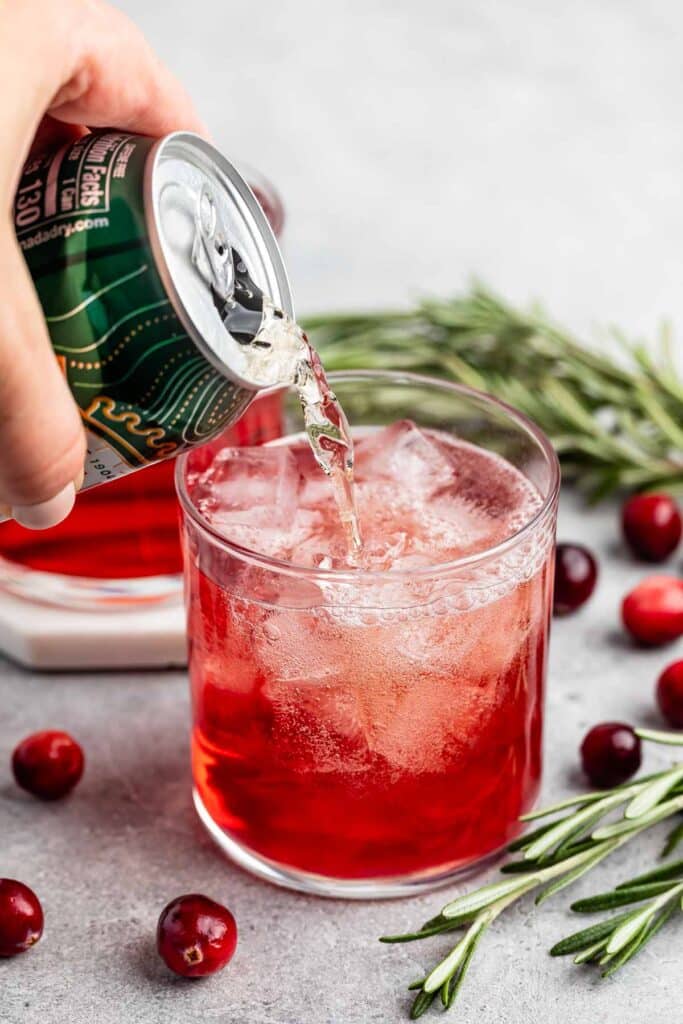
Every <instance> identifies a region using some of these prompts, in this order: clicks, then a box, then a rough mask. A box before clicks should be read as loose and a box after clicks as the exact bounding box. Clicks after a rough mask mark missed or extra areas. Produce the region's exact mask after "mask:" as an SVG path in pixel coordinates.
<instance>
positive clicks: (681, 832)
mask: <svg viewBox="0 0 683 1024" xmlns="http://www.w3.org/2000/svg"><path fill="white" fill-rule="evenodd" d="M681 842H683V821H681V822H679V824H678V825H674V827H673V828H672V829H671V831H670V832H669V834H668V836H667V837H666V842H665V843H664V847H663V849H662V852H661V856H662V857H668V856H669V855H670V854H672V853H673V852H674V850H675V849H676V848H677V846H678V844H679V843H681Z"/></svg>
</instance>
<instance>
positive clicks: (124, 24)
mask: <svg viewBox="0 0 683 1024" xmlns="http://www.w3.org/2000/svg"><path fill="white" fill-rule="evenodd" d="M42 2H44V0H42ZM76 7H77V8H81V9H83V14H84V17H83V18H80V17H79V19H78V21H79V24H78V28H77V31H76V33H75V35H74V37H73V45H74V48H75V52H74V54H73V56H72V61H71V65H72V66H71V69H70V70H71V74H70V77H69V79H68V81H65V82H64V83H63V84H62V85H61V87H60V88H59V90H58V91H57V93H56V95H55V96H54V97H53V99H52V101H51V103H50V105H49V108H48V109H49V112H50V113H51V114H52V116H53V117H56V118H58V119H59V120H62V121H68V122H70V123H73V124H87V125H88V126H89V127H91V128H94V127H99V128H109V127H113V128H127V129H130V130H131V131H136V132H140V133H141V134H143V135H164V134H166V133H167V132H170V131H176V130H180V129H186V130H193V131H201V130H202V129H203V127H204V126H203V123H202V122H201V120H200V119H199V116H198V114H197V113H196V111H195V109H194V106H193V104H192V102H191V100H190V98H189V96H188V94H187V92H186V91H185V89H184V88H183V87H182V86H181V85H180V83H179V82H178V80H177V79H176V78H175V77H174V75H172V74H171V72H170V71H169V70H168V68H167V67H166V66H165V65H164V64H163V63H162V62H161V61H160V60H159V58H158V57H157V55H156V54H155V53H154V51H153V50H152V49H151V47H150V46H149V45H148V43H147V42H146V40H145V38H144V36H143V35H142V33H141V32H140V30H139V29H138V28H137V26H136V25H134V24H133V22H132V21H130V19H129V18H127V17H126V16H125V15H124V14H123V13H122V12H121V11H118V10H115V9H114V8H112V7H109V5H108V4H105V3H102V2H100V0H87V2H84V0H78V2H77V3H76ZM79 13H80V12H79Z"/></svg>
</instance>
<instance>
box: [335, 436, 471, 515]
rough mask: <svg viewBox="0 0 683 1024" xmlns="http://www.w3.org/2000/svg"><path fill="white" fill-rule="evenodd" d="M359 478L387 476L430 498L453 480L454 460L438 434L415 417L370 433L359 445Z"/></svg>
mask: <svg viewBox="0 0 683 1024" xmlns="http://www.w3.org/2000/svg"><path fill="white" fill-rule="evenodd" d="M355 475H356V479H357V480H358V481H359V482H362V481H368V482H371V481H373V480H378V479H384V480H391V481H393V482H395V483H396V484H398V485H400V487H401V489H402V491H403V492H406V491H408V492H410V493H412V494H414V495H416V496H418V497H419V498H420V499H421V500H422V501H428V500H429V498H431V497H432V496H433V495H434V494H437V493H438V492H439V491H440V490H442V489H443V488H444V487H448V486H449V485H450V484H451V483H452V481H453V463H452V460H451V459H450V458H449V456H448V453H447V452H445V451H444V450H443V448H442V446H441V445H439V444H438V443H437V441H436V440H435V438H434V437H433V436H432V435H431V434H429V433H426V432H425V431H423V430H421V429H420V428H419V427H417V426H416V425H415V424H414V423H413V422H412V420H398V422H396V423H392V425H391V426H390V427H385V428H384V429H383V430H378V431H376V432H375V433H372V434H368V435H367V436H366V437H363V438H361V440H360V441H359V442H358V444H357V445H356V471H355Z"/></svg>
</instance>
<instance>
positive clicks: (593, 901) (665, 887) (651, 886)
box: [570, 882, 671, 914]
mask: <svg viewBox="0 0 683 1024" xmlns="http://www.w3.org/2000/svg"><path fill="white" fill-rule="evenodd" d="M670 888H671V882H649V883H648V884H646V885H631V884H630V883H629V884H626V885H624V886H623V887H622V888H619V889H612V891H611V892H601V893H598V895H597V896H589V897H588V898H587V899H585V900H577V902H576V903H572V905H571V908H570V909H571V910H574V911H575V912H576V913H577V914H594V913H595V912H596V911H598V910H613V909H614V907H625V906H627V905H628V904H629V903H640V902H641V901H642V900H648V899H650V897H651V896H659V895H660V894H661V893H663V892H668V891H669V889H670Z"/></svg>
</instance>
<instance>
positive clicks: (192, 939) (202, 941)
mask: <svg viewBox="0 0 683 1024" xmlns="http://www.w3.org/2000/svg"><path fill="white" fill-rule="evenodd" d="M236 945H237V925H236V924H235V918H234V917H233V916H232V914H231V913H230V911H229V910H228V909H227V908H226V907H222V906H221V905H220V903H214V901H213V900H210V899H209V898H208V897H207V896H200V895H198V894H196V893H192V894H190V895H189V896H178V898H177V899H175V900H171V902H170V903H169V904H168V906H166V907H164V909H163V910H162V911H161V916H160V918H159V924H158V926H157V949H158V950H159V955H160V956H161V958H162V960H163V961H164V962H165V964H166V966H167V967H170V968H171V970H172V971H175V973H176V974H181V975H182V976H183V977H184V978H201V977H203V976H204V975H205V974H213V973H214V972H215V971H220V970H222V968H223V967H225V965H226V964H227V963H228V962H229V961H230V960H231V958H232V955H233V953H234V952H235V947H236Z"/></svg>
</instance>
